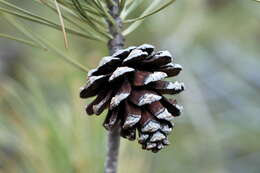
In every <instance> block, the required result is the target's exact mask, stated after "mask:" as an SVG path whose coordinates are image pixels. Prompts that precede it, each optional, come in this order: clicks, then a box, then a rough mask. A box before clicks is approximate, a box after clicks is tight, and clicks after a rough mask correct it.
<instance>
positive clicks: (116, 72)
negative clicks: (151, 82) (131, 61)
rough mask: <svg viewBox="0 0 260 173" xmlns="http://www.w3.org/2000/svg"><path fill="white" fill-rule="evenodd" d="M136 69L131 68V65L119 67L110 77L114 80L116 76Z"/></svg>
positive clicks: (110, 79)
mask: <svg viewBox="0 0 260 173" xmlns="http://www.w3.org/2000/svg"><path fill="white" fill-rule="evenodd" d="M134 70H135V69H133V68H130V67H118V68H117V69H116V70H115V71H114V72H113V74H112V75H111V76H110V78H109V81H112V80H114V79H115V78H117V77H119V76H121V75H123V74H125V73H128V72H132V71H134Z"/></svg>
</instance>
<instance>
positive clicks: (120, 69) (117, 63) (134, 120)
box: [80, 44, 184, 152]
mask: <svg viewBox="0 0 260 173" xmlns="http://www.w3.org/2000/svg"><path fill="white" fill-rule="evenodd" d="M172 61H173V58H172V55H171V54H170V53H169V52H168V51H159V52H154V46H152V45H148V44H144V45H141V46H139V47H129V48H127V49H123V50H118V51H117V52H115V53H114V54H113V55H112V56H108V57H104V58H103V59H102V60H101V61H100V63H99V66H98V67H97V68H96V69H93V70H91V71H90V72H89V74H88V82H87V84H86V85H85V86H84V87H82V88H81V92H80V97H81V98H84V99H85V98H88V97H93V96H97V97H96V98H95V99H94V101H92V102H91V103H90V104H89V105H88V106H87V107H86V112H87V114H89V115H93V114H96V115H100V114H101V113H102V112H103V111H104V110H105V109H106V108H109V110H108V114H107V116H106V119H105V121H104V124H103V125H104V127H105V128H106V129H107V130H110V129H112V128H114V127H118V125H119V127H121V136H122V137H124V138H127V139H129V140H135V139H136V130H137V131H138V134H139V143H140V144H141V145H142V148H143V149H146V150H151V151H153V152H157V151H159V150H160V149H162V148H164V147H165V146H166V145H168V144H169V141H168V138H167V136H168V134H169V133H170V132H171V131H172V128H173V124H172V123H171V121H172V120H173V118H174V117H176V116H179V115H180V113H181V110H182V107H181V106H179V105H177V103H176V100H172V99H167V98H166V97H164V96H162V94H177V93H180V92H181V91H183V90H184V84H183V83H179V82H174V83H172V82H168V81H163V80H162V79H164V78H166V77H173V76H176V75H178V74H179V73H180V71H181V70H182V67H181V65H179V64H173V63H172ZM116 125H117V126H116Z"/></svg>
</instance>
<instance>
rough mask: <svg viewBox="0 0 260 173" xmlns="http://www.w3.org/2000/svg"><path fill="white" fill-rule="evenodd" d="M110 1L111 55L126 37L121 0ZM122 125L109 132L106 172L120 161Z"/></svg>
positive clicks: (112, 171)
mask: <svg viewBox="0 0 260 173" xmlns="http://www.w3.org/2000/svg"><path fill="white" fill-rule="evenodd" d="M111 1H112V0H111ZM107 3H108V9H109V14H110V15H111V16H112V17H113V19H114V21H115V22H110V21H109V20H107V23H108V26H109V32H110V34H111V35H112V36H113V38H112V39H111V40H109V41H108V45H107V46H108V49H109V53H110V55H112V54H113V53H114V52H115V51H117V50H119V49H122V48H123V46H124V37H123V36H122V33H121V28H122V20H121V18H120V3H119V0H113V3H109V2H107ZM120 130H121V129H120V127H119V126H116V127H114V129H112V130H111V131H110V132H109V133H108V152H107V158H106V163H105V171H104V172H105V173H116V172H117V163H118V152H119V145H120Z"/></svg>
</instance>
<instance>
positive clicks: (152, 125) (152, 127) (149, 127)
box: [141, 120, 161, 132]
mask: <svg viewBox="0 0 260 173" xmlns="http://www.w3.org/2000/svg"><path fill="white" fill-rule="evenodd" d="M160 127H161V125H160V124H159V123H157V122H155V121H152V120H151V121H149V122H148V123H147V124H146V125H145V126H144V127H143V128H142V129H141V131H142V132H155V131H157V130H158V129H160Z"/></svg>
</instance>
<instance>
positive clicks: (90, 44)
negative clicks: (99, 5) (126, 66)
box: [0, 0, 260, 173]
mask: <svg viewBox="0 0 260 173" xmlns="http://www.w3.org/2000/svg"><path fill="white" fill-rule="evenodd" d="M10 2H15V3H17V4H18V3H20V5H21V6H23V7H25V8H27V9H30V10H31V11H36V12H37V13H38V14H39V13H40V14H42V15H45V16H48V17H50V18H52V19H54V20H56V19H57V16H56V14H54V13H52V12H50V11H49V10H46V9H45V8H43V7H41V6H40V5H39V4H36V3H32V2H31V1H29V0H27V1H23V2H21V1H10ZM142 8H143V7H142V6H140V8H139V9H138V10H140V11H141V10H142ZM0 25H1V27H0V32H5V33H6V32H8V33H12V34H14V35H17V36H22V34H20V33H19V32H18V31H17V30H16V29H15V28H14V27H13V26H11V25H9V24H8V23H7V22H6V21H5V20H4V19H2V18H1V16H0ZM28 25H29V26H30V28H31V29H33V30H34V31H36V32H37V33H38V36H39V37H44V38H46V39H48V40H50V41H51V42H52V43H53V44H55V45H56V46H57V47H60V48H61V49H62V51H63V52H64V53H66V54H67V55H69V56H70V57H71V58H74V59H75V60H77V61H78V62H80V63H81V64H82V65H84V66H86V67H89V68H92V67H95V66H96V65H97V63H98V61H99V60H100V59H101V57H103V56H105V55H107V54H108V51H107V49H106V45H104V44H102V43H97V42H94V41H86V40H83V39H80V38H78V37H75V36H69V44H70V47H69V49H68V50H66V49H64V48H63V47H64V43H63V37H62V33H60V32H57V31H54V30H52V29H48V28H46V27H43V26H41V25H37V24H36V25H31V24H30V23H28ZM126 40H127V41H126V46H130V45H140V44H143V43H150V44H153V45H155V46H156V47H157V48H158V49H159V50H163V49H167V50H170V51H171V52H172V54H173V55H174V56H175V57H176V62H177V63H180V64H182V65H183V67H184V70H183V72H182V73H181V75H180V76H179V77H178V78H175V79H173V80H178V81H183V82H184V83H185V84H186V88H187V89H186V91H185V92H183V93H182V94H181V95H180V96H177V99H178V100H179V103H180V104H182V105H183V106H184V113H183V114H182V116H181V117H179V118H176V119H175V123H176V126H175V129H174V131H173V133H172V135H171V136H170V141H171V145H170V146H169V147H168V148H167V149H164V150H163V151H161V152H159V153H157V154H153V153H150V152H146V151H143V150H141V149H140V146H139V145H138V144H137V141H135V142H129V141H127V140H125V139H122V140H121V148H120V158H119V159H120V161H119V172H120V173H173V172H179V173H190V172H192V173H259V172H260V3H256V2H254V1H251V0H179V1H177V2H176V3H174V5H172V6H171V7H169V8H167V9H166V10H164V11H163V12H160V13H159V14H157V15H155V16H152V17H149V18H148V19H146V21H145V22H144V23H143V24H142V26H141V27H139V28H138V29H137V30H136V31H135V32H133V33H132V34H130V35H129V36H127V38H126ZM85 79H86V74H85V73H83V72H81V71H79V70H78V69H75V68H74V67H72V66H70V65H68V64H66V63H65V62H64V61H62V60H61V59H59V58H58V57H57V55H53V54H51V53H49V52H46V51H42V50H39V49H33V48H30V47H27V46H25V45H22V44H19V43H15V42H13V41H9V40H5V39H0V172H1V173H101V172H103V169H104V159H105V155H106V147H105V146H106V135H107V132H106V131H105V129H104V128H103V127H102V123H103V120H104V117H105V116H104V115H100V117H95V116H93V117H89V116H87V115H85V112H84V105H85V104H86V103H87V102H89V101H83V100H80V99H79V96H78V95H79V94H78V92H79V88H80V86H82V85H83V84H84V83H85Z"/></svg>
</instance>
